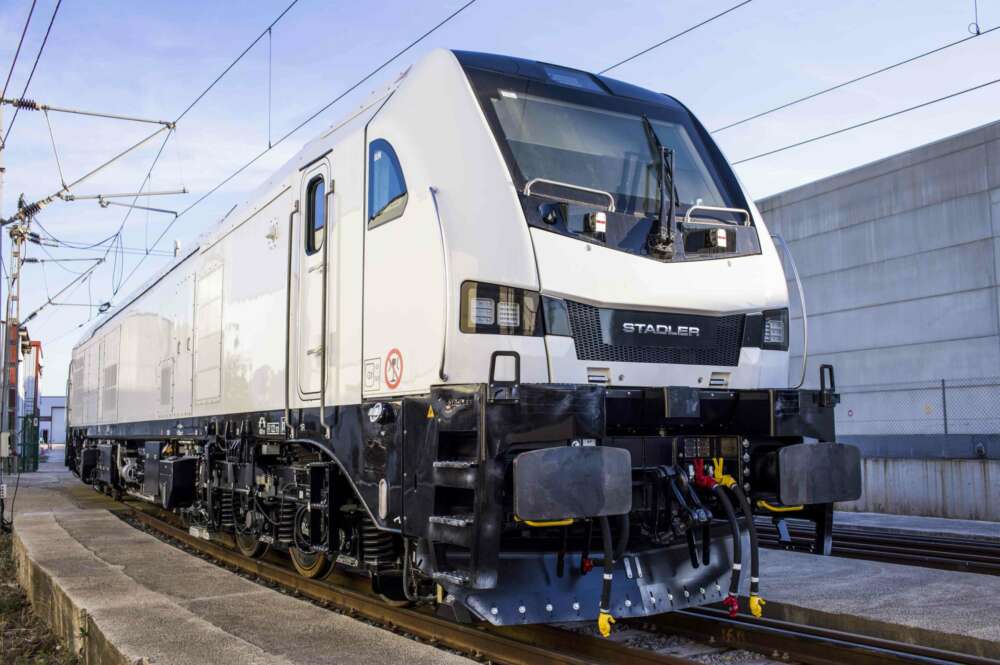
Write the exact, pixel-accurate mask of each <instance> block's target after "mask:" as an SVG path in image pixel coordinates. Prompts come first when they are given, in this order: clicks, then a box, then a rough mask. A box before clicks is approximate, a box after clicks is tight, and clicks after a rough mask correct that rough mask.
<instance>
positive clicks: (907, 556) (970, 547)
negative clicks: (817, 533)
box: [757, 523, 1000, 575]
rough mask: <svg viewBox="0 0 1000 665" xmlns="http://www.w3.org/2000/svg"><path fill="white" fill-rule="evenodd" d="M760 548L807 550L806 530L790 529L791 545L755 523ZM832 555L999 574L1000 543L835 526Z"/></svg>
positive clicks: (801, 528) (763, 525)
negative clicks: (876, 531) (875, 531)
mask: <svg viewBox="0 0 1000 665" xmlns="http://www.w3.org/2000/svg"><path fill="white" fill-rule="evenodd" d="M757 531H758V534H759V536H760V542H761V544H762V545H763V546H765V547H769V548H772V549H786V548H787V549H791V550H793V551H809V544H810V543H811V542H812V535H811V531H810V530H809V529H808V528H803V527H798V526H795V525H790V526H789V534H790V535H791V537H792V541H791V544H790V546H786V545H785V544H783V543H781V541H779V539H778V533H777V529H775V528H774V527H773V526H771V525H769V524H764V523H758V524H757ZM831 554H832V555H833V556H841V557H847V558H852V559H867V560H870V561H882V562H886V563H897V564H904V565H912V566H923V567H925V568H937V569H941V570H953V571H960V572H969V573H979V574H985V575H1000V542H994V541H984V540H975V539H973V538H954V537H952V538H949V537H944V536H933V535H927V536H924V535H920V534H913V533H872V532H870V531H868V530H864V529H858V528H852V527H834V530H833V549H832V551H831Z"/></svg>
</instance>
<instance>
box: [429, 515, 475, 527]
mask: <svg viewBox="0 0 1000 665" xmlns="http://www.w3.org/2000/svg"><path fill="white" fill-rule="evenodd" d="M427 521H428V522H430V523H431V524H441V525H444V526H453V527H467V526H472V525H473V524H475V523H476V518H475V517H474V516H473V515H431V516H430V517H428V518H427Z"/></svg>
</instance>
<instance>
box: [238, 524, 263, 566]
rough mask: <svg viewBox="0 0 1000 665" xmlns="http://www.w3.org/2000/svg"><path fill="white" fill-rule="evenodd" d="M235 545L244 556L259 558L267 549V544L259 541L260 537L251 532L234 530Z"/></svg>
mask: <svg viewBox="0 0 1000 665" xmlns="http://www.w3.org/2000/svg"><path fill="white" fill-rule="evenodd" d="M236 547H238V548H239V550H240V552H241V553H242V554H243V556H245V557H249V558H251V559H259V558H260V557H262V556H264V552H266V551H267V544H266V543H262V542H260V539H259V538H257V536H256V535H255V534H253V533H240V532H239V531H237V532H236Z"/></svg>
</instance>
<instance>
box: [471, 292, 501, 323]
mask: <svg viewBox="0 0 1000 665" xmlns="http://www.w3.org/2000/svg"><path fill="white" fill-rule="evenodd" d="M493 307H494V303H493V301H492V300H491V299H489V298H473V299H472V307H470V308H469V325H470V326H473V327H475V326H492V325H493V324H494V323H496V317H495V316H494V314H493Z"/></svg>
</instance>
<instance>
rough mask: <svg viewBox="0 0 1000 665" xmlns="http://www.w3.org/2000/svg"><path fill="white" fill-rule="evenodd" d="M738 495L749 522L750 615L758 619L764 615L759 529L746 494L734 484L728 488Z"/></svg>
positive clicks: (741, 507)
mask: <svg viewBox="0 0 1000 665" xmlns="http://www.w3.org/2000/svg"><path fill="white" fill-rule="evenodd" d="M728 487H729V489H731V490H732V491H733V494H735V495H736V499H737V500H738V501H739V502H740V509H741V510H742V511H743V516H744V517H745V518H746V521H747V530H748V531H749V532H750V613H751V614H753V615H754V616H755V617H757V618H758V619H759V618H760V617H761V615H762V614H763V613H764V605H765V604H766V603H765V602H764V599H763V598H762V597H761V596H760V588H759V586H760V577H759V576H760V551H759V549H758V547H757V527H756V526H754V523H753V511H752V510H751V509H750V502H749V501H747V496H746V494H744V493H743V490H742V489H741V488H740V486H739V485H737V484H736V483H733V484H732V485H729V486H728Z"/></svg>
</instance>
